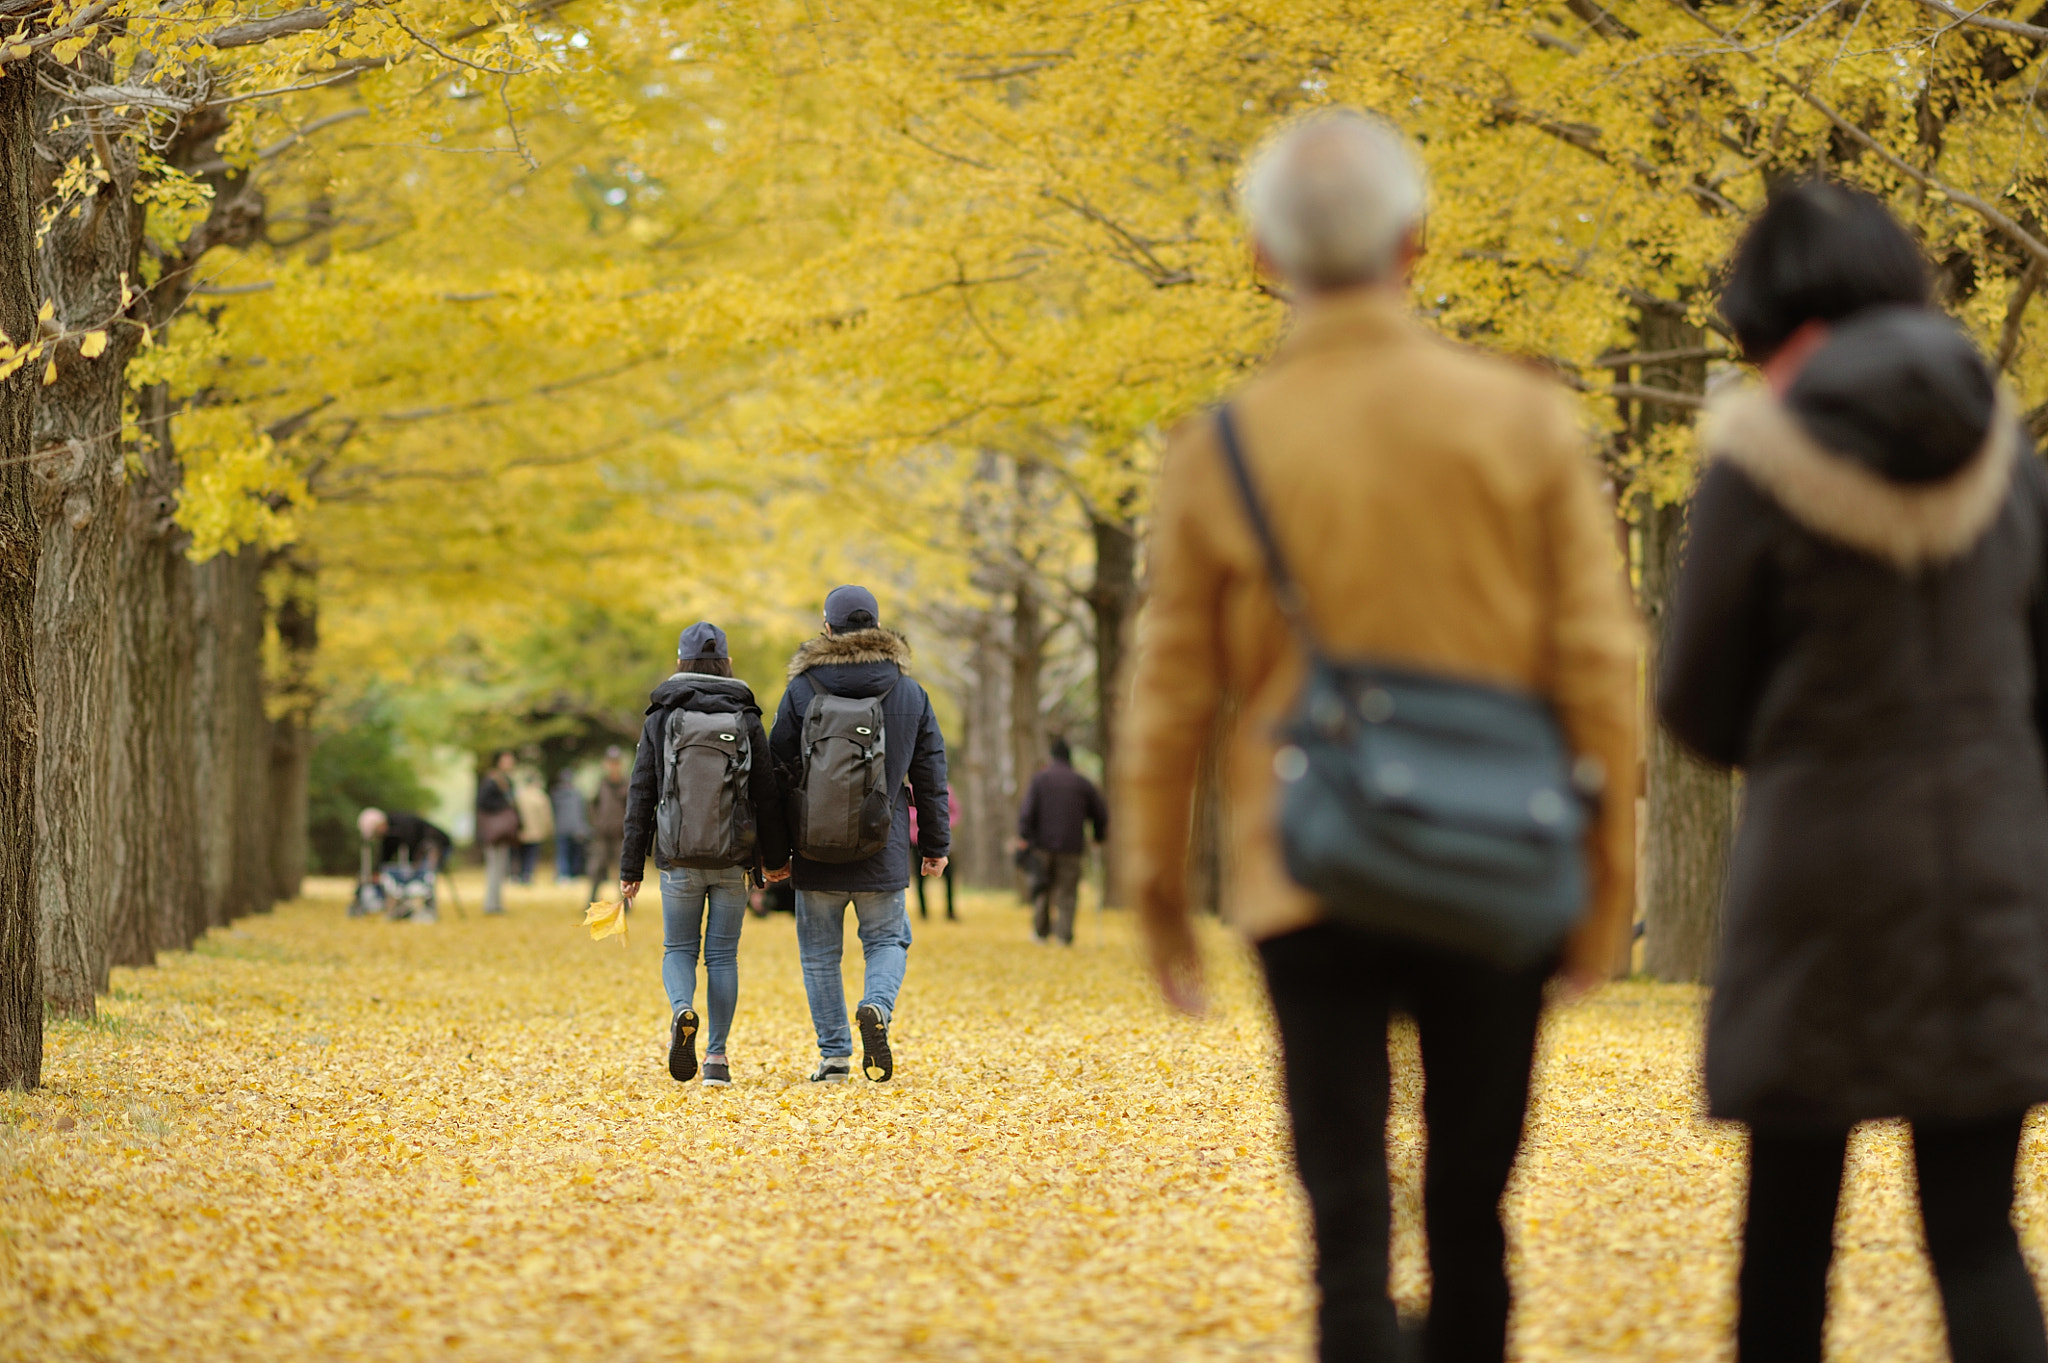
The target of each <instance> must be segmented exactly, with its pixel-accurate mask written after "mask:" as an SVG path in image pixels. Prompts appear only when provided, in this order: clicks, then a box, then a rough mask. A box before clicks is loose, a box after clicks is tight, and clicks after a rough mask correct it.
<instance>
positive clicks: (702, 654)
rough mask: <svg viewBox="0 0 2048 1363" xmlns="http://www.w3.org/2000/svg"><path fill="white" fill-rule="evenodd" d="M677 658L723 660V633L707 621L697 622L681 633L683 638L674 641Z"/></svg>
mask: <svg viewBox="0 0 2048 1363" xmlns="http://www.w3.org/2000/svg"><path fill="white" fill-rule="evenodd" d="M676 656H677V657H678V658H723V657H725V656H726V652H725V631H724V630H722V629H720V628H719V627H718V626H716V625H714V624H712V623H711V622H710V621H709V620H699V621H698V622H697V623H696V624H694V625H692V626H690V627H689V628H688V629H686V630H684V631H683V637H682V638H680V639H678V640H676Z"/></svg>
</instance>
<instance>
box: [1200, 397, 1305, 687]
mask: <svg viewBox="0 0 2048 1363" xmlns="http://www.w3.org/2000/svg"><path fill="white" fill-rule="evenodd" d="M1216 435H1217V438H1218V439H1220V440H1221V441H1222V443H1223V463H1224V466H1225V467H1226V468H1228V469H1229V470H1230V476H1231V481H1232V482H1234V483H1235V484H1236V485H1237V495H1238V500H1239V501H1240V502H1241V503H1242V504H1243V506H1244V514H1245V519H1246V520H1247V521H1249V522H1251V529H1252V538H1254V539H1256V540H1257V541H1258V542H1259V550H1260V552H1261V553H1262V554H1263V555H1264V556H1265V559H1266V575H1267V577H1269V578H1270V579H1272V583H1273V596H1274V599H1275V600H1276V601H1278V603H1279V605H1280V614H1281V615H1283V616H1285V617H1286V618H1287V623H1288V625H1289V626H1291V627H1292V628H1293V630H1294V633H1295V635H1296V636H1297V637H1299V638H1300V640H1301V642H1302V644H1303V646H1305V647H1306V648H1307V649H1308V651H1309V652H1310V653H1311V654H1313V653H1316V652H1318V651H1319V650H1318V648H1317V645H1316V638H1315V630H1314V629H1313V628H1312V627H1311V626H1310V625H1309V622H1308V602H1307V600H1306V598H1304V597H1303V596H1302V594H1301V584H1300V583H1298V582H1296V581H1295V580H1294V575H1293V574H1292V573H1290V572H1288V571H1287V558H1286V555H1284V554H1282V553H1281V552H1280V541H1279V539H1278V538H1277V537H1276V536H1275V535H1274V534H1273V524H1272V522H1271V521H1269V520H1267V519H1266V509H1265V507H1264V506H1263V505H1262V504H1261V503H1260V501H1259V493H1258V488H1257V487H1256V486H1254V484H1253V483H1252V471H1251V468H1250V467H1249V466H1248V465H1247V464H1246V463H1245V458H1244V447H1243V445H1241V444H1240V443H1239V441H1238V437H1237V421H1236V418H1235V417H1234V416H1233V415H1232V414H1231V411H1230V404H1229V403H1227V402H1226V403H1224V404H1223V405H1222V406H1221V407H1218V408H1217V409H1216Z"/></svg>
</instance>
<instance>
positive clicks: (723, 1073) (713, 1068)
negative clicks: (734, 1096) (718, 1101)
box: [704, 1060, 732, 1089]
mask: <svg viewBox="0 0 2048 1363" xmlns="http://www.w3.org/2000/svg"><path fill="white" fill-rule="evenodd" d="M704 1087H706V1088H714V1089H722V1088H730V1087H732V1070H731V1068H730V1067H729V1066H728V1065H727V1064H726V1063H725V1062H724V1061H723V1060H707V1061H705V1062H704Z"/></svg>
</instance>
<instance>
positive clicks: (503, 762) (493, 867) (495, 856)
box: [476, 749, 519, 914]
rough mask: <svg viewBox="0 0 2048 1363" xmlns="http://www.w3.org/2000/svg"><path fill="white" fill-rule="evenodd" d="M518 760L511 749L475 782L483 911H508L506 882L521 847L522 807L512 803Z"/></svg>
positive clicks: (494, 761) (497, 912) (497, 758)
mask: <svg viewBox="0 0 2048 1363" xmlns="http://www.w3.org/2000/svg"><path fill="white" fill-rule="evenodd" d="M518 765H519V759H518V758H517V757H516V756H514V755H513V753H512V752H511V750H510V749H506V750H504V751H501V752H499V753H498V755H497V756H496V757H493V758H492V759H491V766H490V769H489V770H488V771H486V772H485V773H484V774H483V776H482V777H481V778H479V779H478V781H477V783H476V840H477V844H478V845H479V846H481V847H482V848H483V849H484V912H485V913H486V914H499V913H503V912H505V881H506V878H507V877H509V876H510V875H511V873H512V858H513V856H514V855H515V850H516V849H517V848H518V846H519V807H518V806H517V805H515V804H514V803H513V802H512V773H513V771H514V769H515V768H517V767H518Z"/></svg>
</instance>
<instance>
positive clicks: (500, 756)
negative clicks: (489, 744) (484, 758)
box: [491, 748, 519, 767]
mask: <svg viewBox="0 0 2048 1363" xmlns="http://www.w3.org/2000/svg"><path fill="white" fill-rule="evenodd" d="M508 757H509V758H511V759H512V760H513V761H514V762H517V761H518V760H519V754H518V753H516V752H513V751H512V750H511V749H510V748H500V749H498V750H497V751H496V752H494V753H492V754H491V765H492V766H494V767H495V766H497V765H498V764H499V763H500V762H502V761H504V760H505V759H506V758H508Z"/></svg>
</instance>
